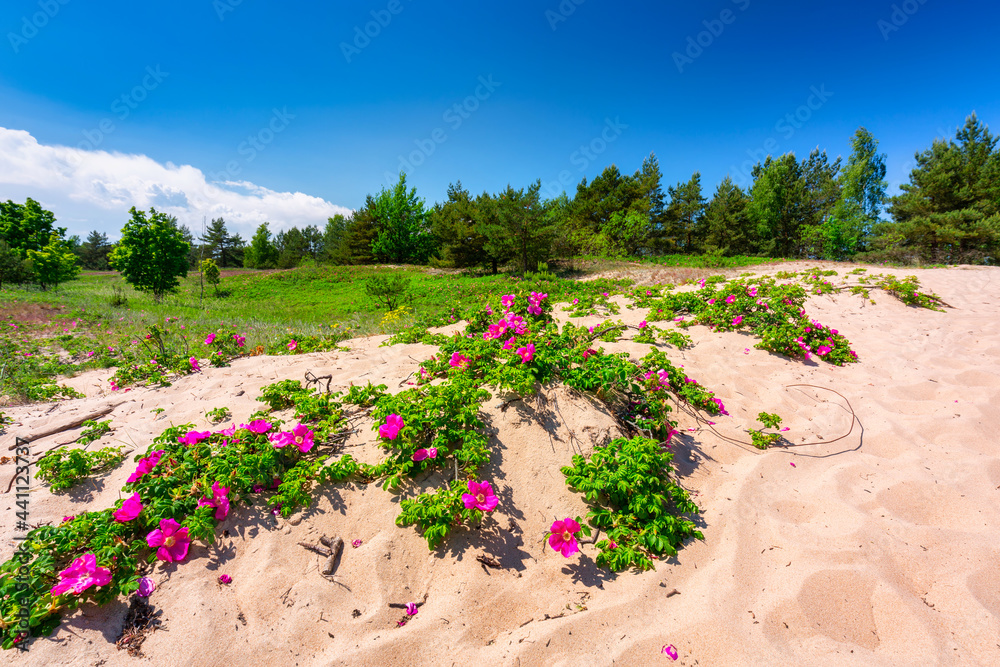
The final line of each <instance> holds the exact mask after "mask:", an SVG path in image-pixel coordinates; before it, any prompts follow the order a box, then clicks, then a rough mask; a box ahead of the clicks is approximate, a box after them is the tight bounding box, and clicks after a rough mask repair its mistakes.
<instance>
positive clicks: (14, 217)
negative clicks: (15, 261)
mask: <svg viewBox="0 0 1000 667" xmlns="http://www.w3.org/2000/svg"><path fill="white" fill-rule="evenodd" d="M55 223H56V217H55V215H54V214H53V213H52V211H46V210H45V209H43V208H42V206H41V204H39V203H38V202H37V201H35V200H34V199H32V198H30V197H29V198H28V199H27V201H26V202H25V203H24V204H16V203H14V202H13V201H10V200H9V199H8V200H7V201H6V202H0V239H2V240H3V241H5V242H6V243H7V244H8V245H9V246H10V248H11V249H12V250H14V251H16V252H17V253H18V255H20V257H21V258H22V259H25V258H27V257H28V251H29V250H41V249H42V248H43V247H45V246H46V245H48V244H49V243H50V240H51V238H52V235H53V234H55V235H56V236H57V237H59V238H64V237H65V236H66V228H65V227H56V226H55Z"/></svg>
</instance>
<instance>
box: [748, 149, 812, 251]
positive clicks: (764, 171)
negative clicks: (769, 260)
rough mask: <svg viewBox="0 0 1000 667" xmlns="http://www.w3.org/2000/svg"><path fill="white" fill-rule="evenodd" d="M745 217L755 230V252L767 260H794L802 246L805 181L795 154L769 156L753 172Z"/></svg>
mask: <svg viewBox="0 0 1000 667" xmlns="http://www.w3.org/2000/svg"><path fill="white" fill-rule="evenodd" d="M753 176H754V182H753V187H752V188H751V190H750V204H749V206H748V207H747V214H748V215H749V217H750V219H751V221H752V222H753V224H754V226H755V228H756V237H757V251H758V252H759V253H760V254H762V255H766V256H769V257H795V256H797V255H798V251H799V249H800V246H801V224H802V220H803V219H804V217H805V215H804V213H805V211H804V202H805V197H804V191H805V179H803V178H802V166H801V165H800V164H799V161H798V160H797V159H796V158H795V154H794V153H786V154H785V155H782V156H781V157H779V158H777V159H774V158H772V157H771V156H768V157H767V158H766V159H765V160H764V162H763V164H757V165H756V166H755V167H754V169H753Z"/></svg>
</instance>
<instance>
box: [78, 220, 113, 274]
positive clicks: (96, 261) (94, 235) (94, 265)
mask: <svg viewBox="0 0 1000 667" xmlns="http://www.w3.org/2000/svg"><path fill="white" fill-rule="evenodd" d="M110 253H111V242H110V241H108V236H107V234H102V233H101V232H99V231H97V230H96V229H95V230H94V231H92V232H90V234H88V235H87V240H86V241H84V242H83V244H82V245H81V246H80V263H81V264H82V265H83V268H85V269H87V270H89V271H107V270H108V255H109V254H110Z"/></svg>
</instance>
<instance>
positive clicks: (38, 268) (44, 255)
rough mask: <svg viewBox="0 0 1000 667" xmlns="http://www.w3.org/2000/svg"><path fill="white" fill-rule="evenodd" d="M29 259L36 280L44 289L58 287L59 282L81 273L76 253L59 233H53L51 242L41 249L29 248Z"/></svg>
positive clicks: (50, 238)
mask: <svg viewBox="0 0 1000 667" xmlns="http://www.w3.org/2000/svg"><path fill="white" fill-rule="evenodd" d="M28 261H29V262H30V263H31V268H32V270H33V271H34V273H35V280H37V281H38V284H39V285H40V286H41V287H42V289H43V290H45V289H48V288H49V287H58V286H59V283H64V282H66V281H67V280H71V279H73V278H74V277H76V275H77V274H78V273H80V267H79V266H77V265H76V255H75V254H73V251H72V250H70V249H69V246H68V244H67V243H66V241H64V240H62V239H61V238H59V236H58V235H57V234H52V235H51V236H50V237H49V242H48V243H47V244H46V245H45V246H43V247H42V248H41V249H40V250H28Z"/></svg>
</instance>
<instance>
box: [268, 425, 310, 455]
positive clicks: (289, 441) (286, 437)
mask: <svg viewBox="0 0 1000 667" xmlns="http://www.w3.org/2000/svg"><path fill="white" fill-rule="evenodd" d="M314 437H315V433H313V432H312V431H311V430H309V427H308V426H306V425H305V424H299V425H298V426H296V427H295V428H293V429H292V430H291V431H283V432H281V433H276V434H275V435H274V436H273V437H272V438H271V442H272V443H273V444H274V446H275V447H276V448H277V449H281V448H282V447H286V446H288V445H295V446H296V447H298V448H299V451H300V452H302V453H303V454H305V453H306V452H308V451H309V450H310V449H312V448H313V444H314V442H315V441H314Z"/></svg>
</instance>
